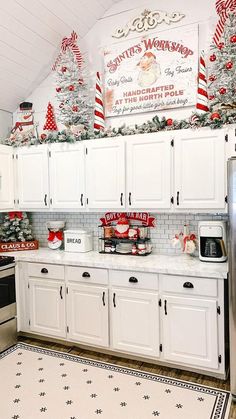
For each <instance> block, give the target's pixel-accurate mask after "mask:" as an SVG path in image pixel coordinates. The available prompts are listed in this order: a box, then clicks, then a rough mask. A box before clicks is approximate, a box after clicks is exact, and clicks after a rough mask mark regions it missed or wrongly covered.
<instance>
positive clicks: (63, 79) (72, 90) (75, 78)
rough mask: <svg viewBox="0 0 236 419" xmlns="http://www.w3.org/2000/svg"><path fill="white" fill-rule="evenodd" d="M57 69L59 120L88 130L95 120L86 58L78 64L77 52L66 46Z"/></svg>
mask: <svg viewBox="0 0 236 419" xmlns="http://www.w3.org/2000/svg"><path fill="white" fill-rule="evenodd" d="M55 70H56V92H57V98H58V100H59V109H60V111H59V115H58V120H59V121H60V122H62V123H63V124H64V125H65V126H66V127H67V128H70V127H71V126H74V125H77V126H78V125H80V126H81V129H82V130H83V129H85V130H88V129H89V128H91V127H92V122H93V103H92V100H91V96H92V95H91V92H92V89H91V88H90V86H89V80H88V74H87V73H88V72H87V71H86V66H85V62H84V60H82V59H81V62H80V63H79V64H78V60H77V59H76V54H75V53H74V52H73V50H72V49H70V48H66V50H65V51H63V52H61V55H60V61H59V63H58V64H57V66H56V69H55Z"/></svg>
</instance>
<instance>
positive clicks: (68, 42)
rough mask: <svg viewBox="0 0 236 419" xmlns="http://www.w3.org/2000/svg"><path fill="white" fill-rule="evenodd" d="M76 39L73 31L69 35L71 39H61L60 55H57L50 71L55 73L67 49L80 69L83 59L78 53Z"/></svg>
mask: <svg viewBox="0 0 236 419" xmlns="http://www.w3.org/2000/svg"><path fill="white" fill-rule="evenodd" d="M77 39H78V36H77V34H76V33H75V31H73V32H72V33H71V37H70V38H63V39H62V42H61V51H62V52H61V53H60V54H59V55H58V57H57V59H56V61H55V63H54V64H53V67H52V70H53V71H55V70H56V68H57V66H58V64H59V63H60V60H61V57H62V54H63V53H65V52H66V50H67V49H71V51H72V52H73V54H74V56H75V59H76V61H77V64H78V67H79V68H81V66H82V63H83V58H82V55H81V52H80V49H79V47H78V45H76V41H77Z"/></svg>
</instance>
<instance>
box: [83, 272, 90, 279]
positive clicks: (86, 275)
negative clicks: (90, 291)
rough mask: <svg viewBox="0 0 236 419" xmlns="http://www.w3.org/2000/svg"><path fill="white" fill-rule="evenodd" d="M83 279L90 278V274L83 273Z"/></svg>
mask: <svg viewBox="0 0 236 419" xmlns="http://www.w3.org/2000/svg"><path fill="white" fill-rule="evenodd" d="M82 277H83V278H90V273H88V272H83V273H82Z"/></svg>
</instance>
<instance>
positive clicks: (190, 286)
mask: <svg viewBox="0 0 236 419" xmlns="http://www.w3.org/2000/svg"><path fill="white" fill-rule="evenodd" d="M183 287H184V288H194V285H193V284H192V282H185V283H184V284H183Z"/></svg>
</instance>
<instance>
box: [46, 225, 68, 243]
mask: <svg viewBox="0 0 236 419" xmlns="http://www.w3.org/2000/svg"><path fill="white" fill-rule="evenodd" d="M47 227H48V232H49V233H48V247H49V249H52V250H56V249H61V248H62V247H63V229H64V227H65V222H64V221H49V222H48V223H47Z"/></svg>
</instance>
